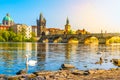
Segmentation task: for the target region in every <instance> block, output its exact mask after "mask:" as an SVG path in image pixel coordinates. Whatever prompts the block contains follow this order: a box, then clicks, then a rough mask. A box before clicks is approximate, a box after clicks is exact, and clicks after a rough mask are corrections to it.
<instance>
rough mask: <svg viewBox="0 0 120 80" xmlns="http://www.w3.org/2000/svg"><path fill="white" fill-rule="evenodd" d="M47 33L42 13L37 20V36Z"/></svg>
mask: <svg viewBox="0 0 120 80" xmlns="http://www.w3.org/2000/svg"><path fill="white" fill-rule="evenodd" d="M45 33H46V19H45V18H44V17H43V15H42V13H40V16H39V19H38V20H37V36H38V37H39V36H40V35H42V34H45Z"/></svg>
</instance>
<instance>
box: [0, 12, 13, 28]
mask: <svg viewBox="0 0 120 80" xmlns="http://www.w3.org/2000/svg"><path fill="white" fill-rule="evenodd" d="M12 25H14V21H13V19H12V18H11V17H10V15H9V14H6V16H5V17H3V20H2V23H0V30H8V29H9V28H10V27H11V26H12Z"/></svg>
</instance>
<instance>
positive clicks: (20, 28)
mask: <svg viewBox="0 0 120 80" xmlns="http://www.w3.org/2000/svg"><path fill="white" fill-rule="evenodd" d="M11 29H12V30H13V31H14V32H15V33H17V34H22V35H25V37H26V38H27V39H29V38H31V37H32V35H31V32H32V27H29V26H27V25H25V24H15V25H13V26H11Z"/></svg>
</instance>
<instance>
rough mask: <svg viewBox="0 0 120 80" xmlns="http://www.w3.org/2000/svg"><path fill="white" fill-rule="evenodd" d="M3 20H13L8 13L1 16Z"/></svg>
mask: <svg viewBox="0 0 120 80" xmlns="http://www.w3.org/2000/svg"><path fill="white" fill-rule="evenodd" d="M3 21H12V22H14V21H13V19H12V18H11V17H10V15H9V14H8V13H7V14H6V16H5V17H4V18H3Z"/></svg>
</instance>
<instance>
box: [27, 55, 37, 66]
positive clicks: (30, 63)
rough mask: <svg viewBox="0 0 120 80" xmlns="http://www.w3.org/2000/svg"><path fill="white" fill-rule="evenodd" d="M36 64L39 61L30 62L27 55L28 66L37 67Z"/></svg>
mask: <svg viewBox="0 0 120 80" xmlns="http://www.w3.org/2000/svg"><path fill="white" fill-rule="evenodd" d="M36 63H37V61H35V60H28V55H26V65H29V66H35V65H36Z"/></svg>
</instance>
